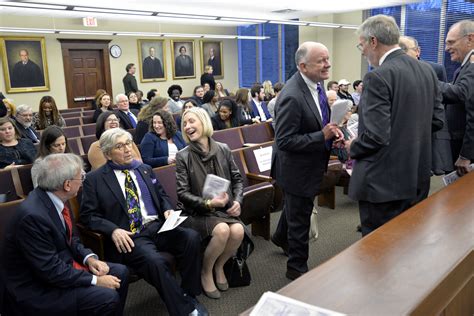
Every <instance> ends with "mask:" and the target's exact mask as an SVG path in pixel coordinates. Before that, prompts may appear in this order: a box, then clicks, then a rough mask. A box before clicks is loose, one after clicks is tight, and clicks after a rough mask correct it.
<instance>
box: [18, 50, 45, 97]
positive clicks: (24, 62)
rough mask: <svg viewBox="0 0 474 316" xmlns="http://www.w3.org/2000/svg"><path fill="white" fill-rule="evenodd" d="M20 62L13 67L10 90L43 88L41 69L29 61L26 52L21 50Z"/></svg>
mask: <svg viewBox="0 0 474 316" xmlns="http://www.w3.org/2000/svg"><path fill="white" fill-rule="evenodd" d="M19 56H20V61H19V62H17V63H16V64H15V66H13V70H12V73H11V86H12V88H26V87H40V86H44V76H43V72H42V71H41V68H40V67H39V66H38V65H37V64H36V63H34V62H33V61H32V60H30V55H29V53H28V50H26V49H21V50H20V52H19Z"/></svg>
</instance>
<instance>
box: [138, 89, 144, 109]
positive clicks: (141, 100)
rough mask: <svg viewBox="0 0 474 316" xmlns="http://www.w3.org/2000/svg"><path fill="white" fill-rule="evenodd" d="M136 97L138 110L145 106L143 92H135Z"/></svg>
mask: <svg viewBox="0 0 474 316" xmlns="http://www.w3.org/2000/svg"><path fill="white" fill-rule="evenodd" d="M136 95H137V98H138V105H139V106H140V109H141V108H142V107H143V106H144V105H145V104H146V103H145V102H144V101H143V91H142V90H138V91H137V92H136Z"/></svg>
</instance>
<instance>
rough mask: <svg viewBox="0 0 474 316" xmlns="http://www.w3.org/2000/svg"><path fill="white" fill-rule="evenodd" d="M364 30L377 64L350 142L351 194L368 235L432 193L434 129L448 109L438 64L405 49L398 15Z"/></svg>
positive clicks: (375, 20) (363, 41) (367, 52)
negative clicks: (422, 60) (433, 65)
mask: <svg viewBox="0 0 474 316" xmlns="http://www.w3.org/2000/svg"><path fill="white" fill-rule="evenodd" d="M358 34H359V44H358V45H357V47H358V48H359V49H360V50H361V51H362V54H363V55H364V56H365V57H366V59H367V60H368V62H369V64H370V65H371V66H372V67H374V70H373V71H371V72H369V73H367V74H366V75H365V77H364V91H363V92H362V96H361V100H360V103H359V128H358V137H357V138H356V139H354V140H353V141H352V144H351V143H350V142H347V145H348V148H349V146H350V156H351V158H353V159H355V165H354V170H353V173H352V177H351V182H350V186H349V196H350V197H351V198H353V199H354V200H358V201H359V211H360V218H361V227H362V235H364V236H365V235H367V234H368V233H370V232H372V231H373V230H375V229H377V228H378V227H379V226H382V225H383V224H384V223H386V222H388V221H389V220H390V219H392V218H394V217H395V216H397V215H399V214H400V213H402V212H403V211H405V210H406V209H408V208H409V207H411V206H412V205H414V204H416V203H417V202H419V201H421V200H422V199H424V198H425V197H426V196H427V195H428V191H429V187H430V169H431V133H432V130H433V131H435V130H439V129H440V128H441V127H442V126H443V121H442V117H441V115H442V111H443V110H442V107H441V95H440V93H439V89H438V83H437V82H438V80H437V79H436V75H435V73H434V71H433V69H431V67H430V66H429V65H427V64H426V63H420V62H419V61H417V60H415V59H414V58H412V57H410V56H407V54H405V53H404V52H403V51H402V50H401V49H400V47H399V46H398V41H399V30H398V27H397V24H396V22H395V20H394V19H393V18H392V17H389V16H385V15H376V16H373V17H370V18H368V19H367V20H366V21H365V22H364V23H363V24H362V25H361V26H360V27H359V29H358ZM403 70H406V71H403ZM420 83H422V84H420ZM413 87H417V88H416V89H413Z"/></svg>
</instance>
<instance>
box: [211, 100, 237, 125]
mask: <svg viewBox="0 0 474 316" xmlns="http://www.w3.org/2000/svg"><path fill="white" fill-rule="evenodd" d="M211 122H212V127H213V128H214V130H215V131H218V130H222V129H227V128H232V127H239V126H240V113H239V111H238V108H237V104H236V103H235V101H234V100H232V99H224V100H222V101H221V102H220V103H219V107H218V108H217V113H216V114H214V116H213V117H211Z"/></svg>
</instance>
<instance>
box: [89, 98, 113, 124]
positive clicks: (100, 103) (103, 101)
mask: <svg viewBox="0 0 474 316" xmlns="http://www.w3.org/2000/svg"><path fill="white" fill-rule="evenodd" d="M96 104H97V109H96V110H95V111H94V115H93V116H92V120H93V121H94V123H96V122H97V118H98V117H99V115H101V114H102V113H104V112H106V111H112V110H113V109H112V106H111V97H110V95H109V94H108V93H107V92H105V93H102V94H101V95H99V96H98V97H97V99H96Z"/></svg>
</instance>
